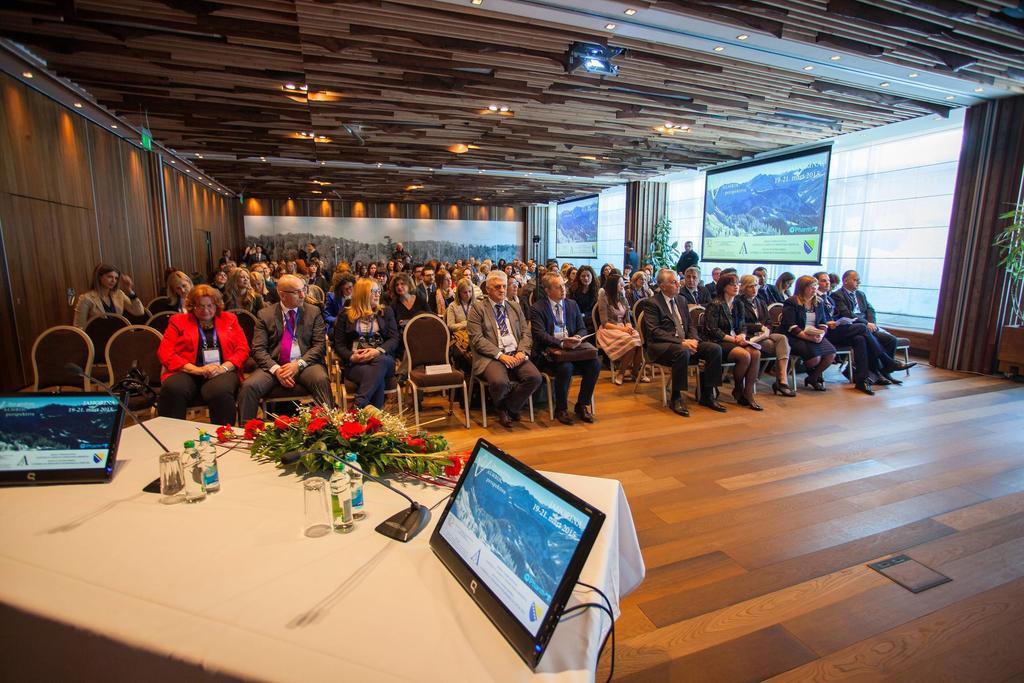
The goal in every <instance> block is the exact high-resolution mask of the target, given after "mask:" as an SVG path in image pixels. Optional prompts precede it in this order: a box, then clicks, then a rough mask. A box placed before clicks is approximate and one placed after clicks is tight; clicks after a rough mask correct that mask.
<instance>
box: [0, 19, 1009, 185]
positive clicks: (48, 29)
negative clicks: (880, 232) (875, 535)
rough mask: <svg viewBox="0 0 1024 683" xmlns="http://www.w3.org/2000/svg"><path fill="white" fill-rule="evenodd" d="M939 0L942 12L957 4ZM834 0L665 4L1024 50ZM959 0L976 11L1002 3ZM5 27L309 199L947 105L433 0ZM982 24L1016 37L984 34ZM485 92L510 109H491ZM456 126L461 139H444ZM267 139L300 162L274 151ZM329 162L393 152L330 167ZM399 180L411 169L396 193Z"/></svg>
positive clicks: (705, 158)
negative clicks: (568, 62) (600, 55)
mask: <svg viewBox="0 0 1024 683" xmlns="http://www.w3.org/2000/svg"><path fill="white" fill-rule="evenodd" d="M936 1H937V0H936ZM942 1H943V3H945V4H943V7H945V8H947V9H948V8H949V7H952V5H950V4H949V3H954V4H955V5H956V6H957V7H960V6H961V5H963V6H968V5H967V3H959V2H955V0H942ZM840 2H842V3H847V4H848V3H855V2H856V0H829V2H827V3H826V2H798V1H796V0H773V2H758V1H756V0H732V1H730V2H729V3H727V5H728V6H727V7H726V5H725V4H723V3H717V4H715V5H712V4H710V3H703V2H698V3H683V2H667V1H663V2H660V3H658V4H657V6H658V8H659V9H662V8H670V9H674V10H676V11H680V12H687V13H690V14H694V15H700V16H704V17H711V18H717V19H718V20H721V19H723V17H724V16H726V15H728V17H730V18H731V20H732V21H734V22H735V23H737V24H740V25H743V24H744V23H746V24H757V25H758V26H761V27H762V28H764V30H768V31H774V32H777V33H780V34H781V35H784V36H785V37H790V38H797V39H800V40H808V41H814V40H820V35H821V34H822V32H823V31H826V30H827V31H829V32H830V35H835V36H839V37H842V38H848V39H857V40H860V41H862V42H865V43H866V42H870V43H872V44H874V45H876V47H877V50H878V51H880V52H883V53H885V54H886V55H887V56H891V58H893V59H900V58H901V57H900V56H899V55H901V54H903V53H902V52H899V51H900V50H903V51H906V50H907V45H909V44H910V42H911V41H910V40H909V38H906V37H905V36H904V35H903V34H904V33H906V32H907V31H910V32H911V33H914V31H917V33H914V35H913V39H914V41H916V42H914V44H915V45H916V44H918V43H922V42H927V41H928V40H931V41H933V43H928V44H929V45H932V44H934V46H935V47H937V46H939V45H940V43H941V45H943V46H945V47H946V48H949V47H950V45H949V44H948V43H949V41H955V40H957V39H958V37H963V38H964V39H965V40H966V39H967V38H968V37H969V39H970V41H971V42H970V44H969V45H967V44H966V43H965V46H964V51H965V52H964V53H965V54H970V55H971V57H972V59H973V58H974V57H977V58H978V61H977V64H976V65H974V66H971V67H967V68H966V71H967V72H969V73H971V74H975V73H976V74H977V76H978V77H979V78H982V77H984V78H985V79H987V80H988V81H992V80H993V79H996V78H1004V79H1005V78H1008V77H1009V76H1007V74H1008V73H1009V72H1011V71H1012V70H1013V69H1015V68H1018V67H1024V62H1021V58H1020V57H1021V56H1020V54H1019V51H1015V50H1016V47H1017V46H1018V44H1019V43H1020V42H1021V41H1020V39H1019V38H1020V36H1019V35H1017V34H1015V33H1014V29H1013V26H1012V23H1013V22H1012V21H1011V22H1010V23H1009V24H1007V23H1006V22H1002V23H998V22H996V23H998V26H996V27H995V28H993V27H992V26H990V25H991V24H993V22H992V21H991V20H988V19H986V20H982V19H971V18H970V17H969V16H967V15H968V14H969V13H967V12H966V11H963V12H960V13H959V14H957V17H958V18H956V19H949V20H948V21H952V22H953V24H952V25H951V26H952V33H949V32H947V33H945V34H938V33H935V32H934V31H933V32H932V33H929V34H928V35H918V34H919V33H920V30H918V29H919V27H917V26H916V25H910V26H909V28H906V29H901V28H897V29H894V30H891V31H887V30H882V29H879V28H878V27H877V26H876V25H875V24H874V23H873V22H874V21H875V19H877V17H876V16H874V15H871V17H870V19H871V20H870V21H867V20H866V21H862V22H858V21H855V20H851V19H849V18H848V17H847V18H844V19H842V20H838V19H837V17H838V16H840V15H842V16H844V17H845V16H846V15H845V14H842V13H843V12H847V13H848V11H849V7H847V5H846V4H843V5H841V4H840ZM895 4H896V3H892V2H890V3H887V4H886V5H885V7H886V8H891V6H894V5H895ZM719 5H721V7H719ZM922 6H924V5H922ZM723 7H726V9H722V8H723ZM929 7H930V5H929ZM969 7H971V8H974V9H972V11H973V12H975V15H976V14H977V13H978V12H991V11H993V10H995V9H998V8H999V7H1000V6H999V5H995V4H993V3H987V4H986V3H978V4H975V5H969ZM911 9H912V8H907V9H906V14H907V16H908V17H912V18H913V17H914V16H916V15H915V12H917V10H915V11H911ZM886 11H891V9H887V10H886ZM723 12H724V13H725V14H723ZM920 12H925V13H926V14H927V12H926V11H925V10H920ZM920 12H917V13H918V14H919V13H920ZM886 16H887V15H886ZM921 21H924V19H921ZM944 21H945V19H944ZM948 21H947V23H948ZM0 25H2V28H0V33H2V34H3V35H5V36H7V37H9V38H11V39H14V40H16V41H18V42H21V43H23V44H25V45H27V46H28V47H29V48H30V49H32V50H33V51H35V52H37V53H38V54H40V55H41V56H43V57H44V58H45V59H46V60H47V62H48V64H49V65H50V67H51V68H53V69H54V70H55V71H56V72H57V73H58V74H60V75H61V76H65V77H67V78H69V79H71V80H72V81H75V82H76V83H78V84H80V85H82V86H83V87H85V88H87V89H88V90H89V92H90V93H91V94H93V96H95V97H96V98H97V100H98V101H99V102H101V103H102V104H104V105H106V106H108V107H110V108H111V109H112V110H114V111H116V112H117V113H118V114H120V115H122V116H124V117H126V118H128V119H129V120H131V121H132V122H133V123H136V124H140V125H142V124H145V123H146V119H145V116H146V115H148V127H149V128H150V129H151V130H153V132H154V135H155V136H156V137H157V139H159V140H160V141H162V142H163V143H164V144H166V145H167V146H169V147H171V148H172V149H176V150H178V151H179V152H185V153H190V152H191V153H203V154H204V155H206V154H209V155H211V156H214V155H216V156H217V157H218V158H217V159H213V158H204V159H203V160H202V161H198V165H199V166H200V167H201V168H202V169H203V171H204V172H206V173H208V174H209V175H211V176H213V177H214V178H216V179H217V180H218V181H220V182H221V183H223V184H225V185H226V186H228V187H230V188H232V189H234V190H236V191H244V192H245V193H246V194H247V195H250V196H268V197H284V196H289V195H301V194H302V193H303V192H305V191H307V190H309V189H311V188H313V187H316V186H315V185H313V184H312V183H311V182H310V181H312V180H313V179H318V180H322V181H324V182H330V183H331V185H330V190H331V192H332V196H336V197H343V198H345V199H368V200H375V199H399V198H406V199H408V200H409V201H427V202H436V201H461V202H468V201H473V199H474V198H476V197H480V198H481V199H482V200H483V201H485V202H492V203H501V204H509V203H530V202H542V201H548V200H550V199H559V198H563V197H565V196H567V195H573V194H583V193H589V192H594V191H597V190H600V189H601V188H602V187H605V186H606V184H605V183H602V182H598V181H596V180H595V181H593V182H590V181H587V180H585V179H586V178H594V177H595V176H608V175H615V176H619V177H621V178H622V179H631V178H641V177H646V176H650V175H652V174H657V173H662V172H665V171H668V170H673V169H680V168H693V167H697V166H701V165H707V164H712V163H716V162H720V161H724V160H729V159H735V158H740V157H742V156H745V155H749V154H751V153H756V152H761V151H766V150H771V149H776V148H779V147H784V146H788V145H793V144H799V143H803V142H809V141H813V140H818V139H823V138H828V137H832V136H834V135H836V134H839V133H845V132H852V131H856V130H861V129H864V128H869V127H873V126H878V125H883V124H886V123H891V122H895V121H900V120H904V119H908V118H914V117H917V116H922V115H924V114H928V113H939V114H943V113H945V112H946V111H947V108H946V107H944V106H941V105H936V104H934V103H930V102H923V101H915V100H910V99H907V98H903V97H899V96H895V95H892V94H887V93H882V92H870V91H866V90H861V89H857V88H851V87H848V86H843V85H841V84H835V83H828V82H824V81H820V80H816V79H815V78H814V77H813V76H811V75H810V74H808V73H804V72H797V73H794V72H788V71H784V70H780V69H775V68H770V67H767V66H761V65H754V64H750V63H745V62H740V61H737V60H734V59H730V58H728V57H724V56H721V55H709V54H705V53H700V52H697V51H694V50H688V49H683V48H677V47H670V46H665V45H660V44H654V43H648V42H644V41H639V40H630V39H624V40H618V39H616V40H615V43H614V44H615V45H616V46H621V47H625V48H627V53H626V54H625V55H623V56H622V57H621V58H619V59H618V60H617V63H618V64H619V66H620V74H619V76H618V77H616V78H608V79H602V78H600V77H597V76H594V75H589V74H584V73H582V72H577V73H575V74H571V75H570V74H566V73H565V71H564V68H563V67H562V65H561V60H562V55H563V53H564V52H565V50H566V49H567V47H568V46H569V44H570V43H572V42H573V41H576V40H585V41H590V42H604V41H605V39H606V36H605V35H603V34H602V35H591V34H589V33H586V32H584V31H581V30H580V29H578V28H574V27H567V26H561V25H554V24H545V23H542V22H537V21H535V20H529V21H527V20H525V19H523V18H521V17H511V16H495V15H488V14H486V13H482V12H480V11H479V10H477V9H475V8H471V7H470V6H469V5H467V6H465V7H463V6H459V5H451V4H444V3H439V2H431V1H428V0H407V1H406V0H400V1H397V2H379V1H378V2H360V1H359V0H348V1H342V2H333V3H332V2H315V1H311V0H297V1H292V0H290V1H287V2H285V1H282V2H274V1H268V0H242V1H236V2H204V1H201V0H166V1H165V2H156V1H152V0H150V1H146V0H128V1H127V2H114V1H113V0H90V1H88V2H77V3H75V4H74V5H73V6H69V5H67V4H66V3H64V2H60V1H58V0H52V1H45V0H39V1H31V0H29V1H22V2H14V3H8V4H6V5H5V6H4V7H3V9H0ZM930 26H931V25H929V27H930ZM993 35H998V36H999V37H1001V38H1002V39H1005V40H1006V46H1007V47H1002V48H1000V49H999V50H996V49H992V50H990V51H988V52H986V51H985V50H984V49H982V48H981V47H979V45H978V43H979V41H980V42H982V43H983V42H984V41H986V40H988V39H989V38H991V37H992V36H993ZM1015 36H1016V37H1015ZM914 50H917V48H913V50H911V52H910V53H907V54H911V53H913V54H914V55H916V57H915V59H918V60H919V62H918V63H915V66H920V65H922V64H924V62H921V61H920V60H921V59H922V57H921V54H922V53H921V52H920V51H919V50H917V51H916V52H915V51H914ZM972 50H973V52H972ZM885 51H889V52H885ZM1011 51H1012V52H1013V54H1009V52H1011ZM974 52H985V54H984V56H983V57H982V56H978V55H975V54H974ZM890 53H891V55H890ZM925 61H927V60H925ZM935 61H936V60H935V59H932V62H933V64H932V66H935V64H934V62H935ZM925 65H927V64H925ZM936 68H939V67H936ZM997 72H998V73H997ZM286 82H293V83H296V84H301V83H306V84H308V86H309V93H310V96H309V97H308V98H307V97H306V96H305V95H304V94H302V93H299V92H287V91H285V90H284V89H283V88H282V86H283V84H284V83H286ZM489 104H498V105H505V106H508V107H510V108H511V109H512V114H511V115H508V116H500V115H497V114H493V113H489V112H487V106H488V105H489ZM666 121H671V122H673V123H675V124H684V125H687V126H689V127H690V128H689V130H688V131H686V132H679V133H677V134H675V135H667V134H664V133H663V132H659V131H658V130H656V128H657V127H658V126H660V125H662V124H664V122H666ZM300 132H315V133H316V134H317V135H323V136H327V137H328V138H329V139H330V142H328V143H320V142H314V141H311V140H309V139H304V138H302V137H301V136H300V135H299V133H300ZM457 144H461V145H469V146H471V149H469V150H468V152H467V153H465V154H453V153H452V152H450V151H448V148H449V147H451V146H452V145H457ZM261 156H264V157H271V158H276V159H282V158H283V159H290V160H293V161H294V162H302V163H280V164H279V163H264V162H261V161H260V159H259V158H260V157H261ZM320 161H326V162H328V165H327V166H324V167H322V166H320V164H319V163H317V162H320ZM332 161H341V162H357V163H362V164H370V165H376V164H381V165H382V166H383V167H382V168H377V167H375V166H369V167H368V168H359V169H352V168H332V167H331V166H330V165H329V163H330V162H332ZM396 166H398V167H410V166H416V167H432V168H440V167H442V166H446V167H464V168H470V169H477V168H483V169H487V171H488V172H489V173H484V174H475V173H474V174H472V175H453V174H435V173H429V172H424V171H410V170H406V169H405V168H395V167H396ZM494 171H517V172H532V173H535V174H559V175H565V176H576V177H578V178H582V179H583V180H582V181H577V182H572V183H569V182H556V181H553V180H551V179H549V178H533V177H519V176H517V177H508V176H499V175H495V174H494V173H493V172H494ZM410 185H422V186H423V187H422V188H417V189H415V190H406V188H407V187H409V186H410Z"/></svg>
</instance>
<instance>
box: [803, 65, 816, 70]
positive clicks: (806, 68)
mask: <svg viewBox="0 0 1024 683" xmlns="http://www.w3.org/2000/svg"><path fill="white" fill-rule="evenodd" d="M804 71H814V67H813V66H811V65H810V64H808V65H807V66H805V67H804Z"/></svg>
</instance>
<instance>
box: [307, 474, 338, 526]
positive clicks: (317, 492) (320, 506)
mask: <svg viewBox="0 0 1024 683" xmlns="http://www.w3.org/2000/svg"><path fill="white" fill-rule="evenodd" d="M302 491H303V496H304V498H305V506H306V521H305V524H304V525H303V527H302V533H303V534H305V535H306V536H308V537H310V538H317V537H318V536H326V535H327V534H329V533H331V502H330V500H329V499H328V497H327V482H325V481H324V480H323V479H307V480H306V481H304V482H302Z"/></svg>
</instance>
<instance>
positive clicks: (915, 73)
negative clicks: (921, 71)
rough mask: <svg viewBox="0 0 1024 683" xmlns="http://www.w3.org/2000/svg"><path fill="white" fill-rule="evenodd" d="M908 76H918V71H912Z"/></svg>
mask: <svg viewBox="0 0 1024 683" xmlns="http://www.w3.org/2000/svg"><path fill="white" fill-rule="evenodd" d="M907 78H917V72H916V71H914V72H911V73H909V74H907Z"/></svg>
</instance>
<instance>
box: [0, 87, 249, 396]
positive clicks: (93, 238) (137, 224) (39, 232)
mask: <svg viewBox="0 0 1024 683" xmlns="http://www.w3.org/2000/svg"><path fill="white" fill-rule="evenodd" d="M160 169H161V163H160V159H159V156H158V155H157V154H156V153H152V152H147V151H145V150H143V149H141V148H140V147H137V146H135V145H133V144H132V143H131V142H128V141H126V140H124V139H122V138H120V137H118V136H117V135H115V134H113V133H112V132H110V131H108V130H106V129H105V128H102V127H101V126H98V125H96V124H94V123H92V122H91V121H89V120H87V119H86V118H84V117H83V116H81V115H80V114H79V113H78V112H76V111H74V110H70V109H68V108H66V107H64V106H63V105H61V104H59V103H57V102H55V101H53V100H51V99H49V98H48V97H46V96H44V95H42V94H40V93H38V92H36V91H35V90H33V89H32V88H30V87H29V86H27V85H24V84H23V83H21V82H19V81H17V80H15V79H12V78H10V77H8V76H6V75H2V76H0V248H2V254H0V255H2V256H3V258H4V264H5V267H3V268H0V271H2V285H3V292H2V294H3V297H2V298H3V301H2V302H0V390H10V389H16V388H19V387H21V386H24V385H25V384H28V383H29V382H30V381H31V379H32V378H31V360H30V352H31V348H32V343H33V342H34V341H35V339H36V337H37V336H38V335H39V333H40V332H42V331H43V330H45V329H46V328H48V327H51V326H53V325H61V324H69V323H70V322H71V320H72V315H73V310H74V308H73V306H74V304H73V298H72V297H69V296H68V293H67V292H68V290H69V289H73V290H74V291H75V293H76V294H80V293H83V292H85V291H87V290H89V289H90V288H91V283H90V278H91V275H92V271H93V268H94V267H95V265H96V264H97V263H100V262H103V263H111V264H113V265H115V266H116V267H118V268H121V269H122V270H123V272H126V273H129V274H131V275H132V276H133V278H134V280H135V287H136V291H137V292H138V293H139V296H140V297H141V298H142V299H143V301H148V300H150V299H151V298H153V297H154V296H156V295H157V294H158V293H160V292H161V290H162V288H163V271H164V269H165V268H166V267H168V266H169V265H175V266H179V267H182V268H184V269H186V270H188V271H190V272H191V271H193V270H196V266H197V265H198V259H197V255H196V254H197V248H196V246H195V245H196V244H197V243H199V240H197V233H198V237H201V238H204V237H205V236H203V235H202V233H201V232H199V231H209V232H210V234H211V242H212V247H213V249H214V253H215V254H219V250H220V249H224V248H231V249H237V248H240V247H241V245H242V244H243V236H242V224H241V213H242V212H241V206H240V205H239V203H238V202H237V200H233V199H231V198H228V197H224V196H222V195H218V194H217V193H215V192H213V191H212V190H211V189H210V188H208V187H205V186H203V185H202V184H200V183H198V182H197V181H195V180H193V179H192V178H189V177H187V176H185V175H184V174H182V173H180V172H178V171H176V170H169V171H167V172H164V173H163V174H162V175H163V181H164V182H163V184H162V186H163V187H164V188H165V194H166V196H167V211H166V214H165V212H164V207H163V204H164V197H163V194H162V192H161V183H160V182H159V181H160V176H161V170H160ZM165 215H166V221H165ZM168 245H169V246H170V249H168ZM203 248H204V250H205V239H204V240H203ZM168 254H169V255H170V257H169V258H168Z"/></svg>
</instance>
